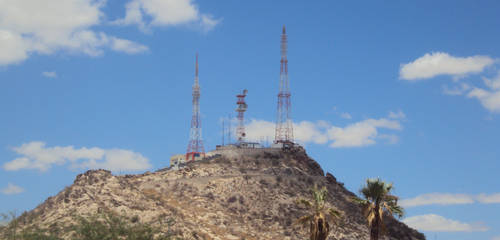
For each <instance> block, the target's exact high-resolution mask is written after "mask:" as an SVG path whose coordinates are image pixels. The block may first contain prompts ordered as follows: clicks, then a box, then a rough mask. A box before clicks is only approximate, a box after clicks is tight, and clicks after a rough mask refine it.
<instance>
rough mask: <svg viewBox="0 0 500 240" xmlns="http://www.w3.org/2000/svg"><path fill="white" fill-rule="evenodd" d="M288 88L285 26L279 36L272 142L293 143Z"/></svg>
mask: <svg viewBox="0 0 500 240" xmlns="http://www.w3.org/2000/svg"><path fill="white" fill-rule="evenodd" d="M290 95H291V94H290V86H289V82H288V59H287V35H286V30H285V26H283V33H282V34H281V70H280V91H279V93H278V119H277V121H276V132H275V137H274V141H275V142H276V143H293V125H292V124H293V123H292V120H291V114H290V110H291V102H290Z"/></svg>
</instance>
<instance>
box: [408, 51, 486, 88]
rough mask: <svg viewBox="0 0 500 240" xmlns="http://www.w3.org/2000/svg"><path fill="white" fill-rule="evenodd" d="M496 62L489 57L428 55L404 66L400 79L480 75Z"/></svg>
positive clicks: (445, 54)
mask: <svg viewBox="0 0 500 240" xmlns="http://www.w3.org/2000/svg"><path fill="white" fill-rule="evenodd" d="M494 62H495V60H493V59H492V58H490V57H488V56H479V55H476V56H471V57H454V56H451V55H449V54H448V53H443V52H433V53H430V54H429V53H426V54H425V55H424V56H422V57H420V58H417V59H416V60H415V61H413V62H410V63H406V64H402V65H401V67H400V71H399V77H400V78H401V79H404V80H408V81H417V80H422V79H428V78H432V77H435V76H438V75H452V76H456V77H459V76H463V75H466V74H470V73H480V72H482V71H483V70H484V68H486V67H487V66H490V65H492V64H493V63H494Z"/></svg>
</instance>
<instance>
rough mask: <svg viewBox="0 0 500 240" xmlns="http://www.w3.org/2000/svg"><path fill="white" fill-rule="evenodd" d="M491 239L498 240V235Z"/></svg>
mask: <svg viewBox="0 0 500 240" xmlns="http://www.w3.org/2000/svg"><path fill="white" fill-rule="evenodd" d="M491 240H500V236H496V237H493V238H492V239H491Z"/></svg>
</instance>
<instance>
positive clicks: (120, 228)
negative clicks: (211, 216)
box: [73, 212, 173, 240]
mask: <svg viewBox="0 0 500 240" xmlns="http://www.w3.org/2000/svg"><path fill="white" fill-rule="evenodd" d="M77 220H78V221H77V222H78V223H77V224H76V225H74V226H73V230H74V231H75V236H74V238H75V239H76V240H115V239H126V240H153V239H154V240H171V239H173V236H172V235H173V234H172V233H170V231H168V232H167V234H161V233H160V229H159V228H155V227H152V226H150V225H147V224H142V223H139V222H138V220H137V218H136V217H132V218H128V217H126V216H124V215H119V214H115V213H111V212H108V213H106V214H96V215H92V216H90V217H87V218H84V217H78V218H77ZM171 222H172V220H168V221H167V223H168V227H169V228H170V226H171V224H172V223H171Z"/></svg>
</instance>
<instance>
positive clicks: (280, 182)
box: [20, 149, 425, 240]
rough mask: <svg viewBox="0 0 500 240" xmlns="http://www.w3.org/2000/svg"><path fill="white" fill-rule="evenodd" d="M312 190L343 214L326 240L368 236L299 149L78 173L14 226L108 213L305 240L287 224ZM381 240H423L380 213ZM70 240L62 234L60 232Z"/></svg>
mask: <svg viewBox="0 0 500 240" xmlns="http://www.w3.org/2000/svg"><path fill="white" fill-rule="evenodd" d="M314 185H318V186H326V187H327V189H328V191H329V196H328V203H327V204H328V205H329V206H330V207H334V208H337V209H338V210H340V211H341V212H342V213H343V220H342V222H341V223H340V224H339V225H338V226H335V227H334V228H333V230H332V232H331V234H330V237H329V239H342V240H365V239H366V240H368V239H369V232H368V228H367V226H366V221H365V219H364V218H363V216H362V213H361V209H360V206H359V205H357V204H355V203H353V202H352V197H353V196H355V195H354V194H353V193H352V192H350V191H348V190H347V189H345V188H344V186H343V184H342V183H340V182H338V181H337V179H336V178H335V177H334V176H333V175H332V174H330V173H327V174H326V176H325V175H324V172H323V170H322V169H321V167H320V165H319V164H318V163H317V162H316V161H314V160H313V159H311V158H309V157H308V156H307V154H306V153H305V151H304V150H303V149H299V150H297V151H293V152H282V151H280V150H276V149H259V150H253V151H249V150H241V151H238V150H231V151H227V152H221V153H220V155H217V156H215V157H211V158H209V159H207V160H202V161H197V162H191V163H188V164H187V165H186V167H185V168H183V169H180V170H175V171H174V170H170V169H168V168H167V169H161V170H158V171H156V172H153V173H150V172H146V173H144V174H140V175H123V176H115V175H112V174H111V172H109V171H106V170H91V171H87V172H85V173H83V174H79V175H78V176H77V177H76V179H75V181H74V183H73V184H72V185H71V186H69V187H67V188H65V189H64V190H63V191H61V192H60V193H59V194H57V195H56V196H54V197H50V198H48V199H47V200H46V201H45V202H44V203H42V204H41V205H39V206H38V207H37V208H35V209H34V210H32V211H30V212H27V213H25V214H23V216H22V217H21V218H20V223H21V226H22V227H24V228H26V227H29V226H38V227H43V228H59V229H65V228H64V227H65V226H69V225H70V224H71V223H72V222H74V217H75V216H86V215H91V214H94V213H96V212H104V211H113V212H117V213H121V214H126V215H127V216H135V217H136V219H137V220H138V221H140V222H143V223H147V224H151V225H157V224H159V222H161V221H163V220H165V219H174V220H175V224H174V225H173V226H172V229H169V230H170V231H172V230H173V231H174V232H176V233H177V234H179V235H181V236H182V237H183V238H184V239H259V240H261V239H306V238H307V229H305V228H301V227H300V226H297V225H295V224H294V221H295V220H296V219H297V218H298V217H300V216H302V215H303V214H304V213H305V211H306V209H303V208H301V207H299V206H297V205H296V204H295V202H296V200H297V199H299V198H309V196H310V189H311V187H313V186H314ZM386 218H387V220H386V222H387V223H388V224H387V225H388V235H387V236H386V237H384V238H382V239H387V240H396V239H397V240H416V239H425V237H424V236H423V235H422V234H421V233H419V232H417V231H415V230H413V229H410V228H408V227H407V226H406V225H405V224H403V223H401V222H399V221H397V220H396V219H394V218H392V217H390V216H387V217H386ZM60 235H61V236H63V237H66V238H68V239H69V238H70V237H69V236H70V232H67V231H66V232H65V231H60Z"/></svg>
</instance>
